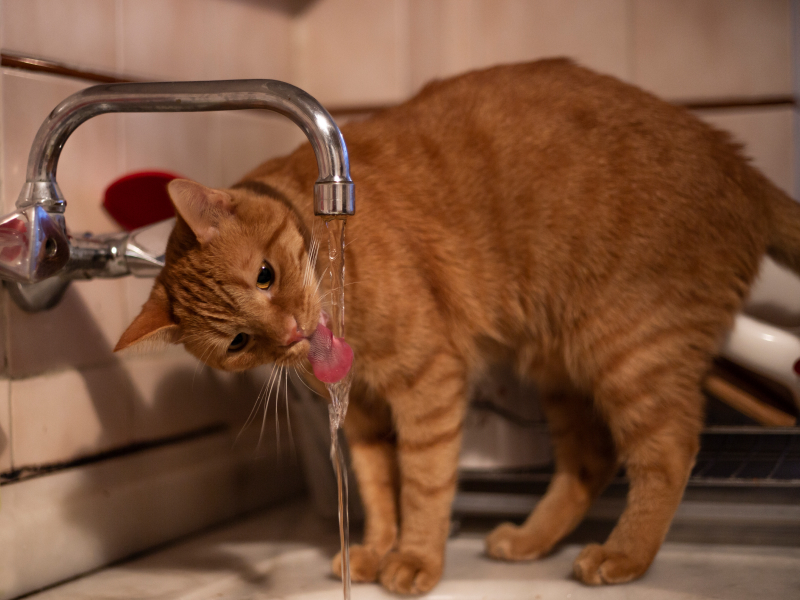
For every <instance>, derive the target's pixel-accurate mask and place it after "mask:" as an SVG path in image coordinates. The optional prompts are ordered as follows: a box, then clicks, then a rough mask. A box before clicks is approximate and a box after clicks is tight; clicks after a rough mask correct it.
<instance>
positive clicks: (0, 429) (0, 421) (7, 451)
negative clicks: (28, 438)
mask: <svg viewBox="0 0 800 600" xmlns="http://www.w3.org/2000/svg"><path fill="white" fill-rule="evenodd" d="M10 392H11V381H10V380H8V379H0V473H3V472H4V471H9V470H10V469H11V466H12V462H11V394H10Z"/></svg>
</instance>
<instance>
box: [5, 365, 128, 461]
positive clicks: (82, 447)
mask: <svg viewBox="0 0 800 600" xmlns="http://www.w3.org/2000/svg"><path fill="white" fill-rule="evenodd" d="M137 402H140V400H139V399H138V398H137V396H136V390H135V387H134V385H133V382H132V381H131V379H130V376H129V375H128V373H127V372H126V371H125V370H124V368H123V367H122V366H121V365H119V364H116V365H112V366H108V367H101V368H98V369H88V370H85V371H78V370H74V369H71V370H67V371H62V372H59V373H53V374H49V375H43V376H41V377H32V378H29V379H21V380H13V381H12V382H11V428H12V431H13V432H14V434H13V436H12V448H13V458H14V468H20V467H23V466H27V465H40V464H49V463H56V462H63V461H69V460H74V459H76V458H79V457H82V456H87V455H91V454H95V453H97V452H100V451H103V450H108V449H111V448H115V447H120V446H124V445H126V444H129V443H130V442H131V440H132V437H131V432H132V423H133V419H132V414H133V407H134V404H135V403H137Z"/></svg>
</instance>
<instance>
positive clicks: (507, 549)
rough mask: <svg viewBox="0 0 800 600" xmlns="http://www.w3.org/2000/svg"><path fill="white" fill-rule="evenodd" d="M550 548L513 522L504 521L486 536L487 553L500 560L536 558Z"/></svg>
mask: <svg viewBox="0 0 800 600" xmlns="http://www.w3.org/2000/svg"><path fill="white" fill-rule="evenodd" d="M549 550H550V548H545V547H543V546H542V545H541V543H539V541H538V540H537V539H535V538H534V537H532V536H531V534H530V533H528V532H526V531H524V530H523V529H522V528H521V527H517V526H516V525H514V524H513V523H503V524H501V525H498V526H497V527H495V528H494V530H492V532H491V533H489V535H488V536H486V554H488V555H489V556H491V557H492V558H497V559H500V560H534V559H536V558H539V557H541V556H543V555H545V554H547V552H548V551H549Z"/></svg>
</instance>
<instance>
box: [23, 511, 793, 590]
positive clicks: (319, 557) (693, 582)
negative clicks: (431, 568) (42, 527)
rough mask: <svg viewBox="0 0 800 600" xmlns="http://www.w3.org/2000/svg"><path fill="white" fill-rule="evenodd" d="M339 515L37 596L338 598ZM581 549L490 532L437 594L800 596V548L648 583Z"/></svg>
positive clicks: (660, 564) (459, 551)
mask: <svg viewBox="0 0 800 600" xmlns="http://www.w3.org/2000/svg"><path fill="white" fill-rule="evenodd" d="M337 544H338V531H337V525H336V523H335V522H334V521H330V520H324V519H321V518H319V517H317V516H316V515H315V514H314V513H313V510H312V508H311V505H310V504H309V503H308V502H307V501H305V500H301V501H298V502H297V503H295V504H286V505H283V506H280V507H278V508H274V509H272V510H268V511H265V512H262V513H259V514H256V515H253V516H251V517H248V518H246V519H241V520H238V521H236V522H235V523H233V524H231V525H228V526H226V527H222V528H217V529H215V530H213V531H210V532H208V533H205V534H201V535H197V536H193V537H191V538H188V539H186V540H184V541H182V542H180V543H177V544H173V545H170V546H169V547H166V548H164V549H161V550H159V551H156V552H153V553H151V554H148V555H146V556H143V557H141V558H137V559H134V560H130V561H127V562H124V563H120V564H118V565H115V566H112V567H109V568H106V569H103V570H100V571H97V572H95V573H92V574H90V575H87V576H85V577H82V578H80V579H77V580H74V581H71V582H69V583H66V584H63V585H60V586H58V587H55V588H51V589H49V590H46V591H43V592H40V593H38V594H34V595H32V596H29V597H28V598H29V600H56V599H58V600H89V599H92V600H98V599H104V600H112V599H113V600H117V599H126V600H128V599H134V598H135V599H141V600H201V599H202V600H206V599H212V598H213V599H215V600H217V599H219V600H244V599H253V600H256V599H258V600H261V599H268V598H293V599H298V600H299V599H306V600H312V599H317V598H319V599H322V598H331V599H338V598H341V597H342V592H341V583H340V582H339V581H338V580H335V579H334V578H333V577H332V576H331V575H330V566H329V565H330V558H331V556H332V555H333V553H334V552H335V551H336V549H337ZM579 550H580V547H579V546H577V545H564V546H562V547H560V548H559V549H557V550H556V552H555V553H554V554H553V555H552V556H550V557H548V558H545V559H543V560H540V561H537V562H532V563H514V564H512V563H502V562H497V561H493V560H490V559H488V558H486V557H485V556H484V555H483V541H482V536H480V535H478V534H476V533H471V532H465V533H460V534H458V535H456V536H455V537H453V538H452V539H451V540H450V542H449V543H448V550H447V567H446V570H445V574H444V578H443V580H442V582H441V583H440V584H439V585H438V586H437V588H435V589H434V591H433V592H431V593H430V594H429V595H428V597H429V598H436V599H437V600H444V599H445V598H468V599H478V598H481V599H483V598H486V599H489V598H491V599H493V600H502V599H521V598H530V599H537V600H548V599H551V598H552V599H555V598H558V599H563V600H581V599H585V600H606V599H610V598H614V599H620V598H622V599H630V600H634V599H642V600H644V599H647V600H661V599H664V600H666V599H677V598H680V599H700V598H720V599H722V598H724V599H725V600H740V599H741V600H751V599H754V598H769V599H770V600H777V599H782V598H787V599H788V598H800V548H798V547H793V548H785V547H773V546H724V545H712V544H678V543H666V544H665V545H664V546H663V548H662V549H661V552H660V553H659V555H658V557H657V558H656V561H655V563H654V564H653V566H652V567H651V568H650V571H649V572H648V573H647V574H646V575H645V576H644V577H643V578H642V579H640V580H639V581H636V582H633V583H630V584H626V585H622V586H612V587H602V588H589V587H586V586H583V585H581V584H579V583H577V582H576V581H574V580H573V579H572V578H571V576H570V573H571V571H572V561H573V559H574V558H575V556H576V555H577V553H578V552H579ZM352 597H353V599H354V600H371V599H378V598H398V596H394V595H391V594H389V593H386V592H384V591H383V590H382V589H381V588H380V587H379V586H377V585H364V584H361V585H358V584H354V586H353V595H352Z"/></svg>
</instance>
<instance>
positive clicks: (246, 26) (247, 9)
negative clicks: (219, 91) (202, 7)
mask: <svg viewBox="0 0 800 600" xmlns="http://www.w3.org/2000/svg"><path fill="white" fill-rule="evenodd" d="M211 18H212V19H213V22H214V29H215V35H214V36H213V38H212V39H210V40H208V43H210V44H212V45H214V46H215V51H216V52H217V54H218V60H217V64H216V68H217V71H216V73H214V79H278V80H281V81H288V80H289V79H290V77H291V75H290V72H289V71H290V56H289V43H290V42H289V38H290V28H291V20H292V19H291V16H290V15H289V14H288V13H287V12H286V11H283V10H280V9H279V8H275V7H274V3H271V2H264V3H262V2H230V0H213V2H212V8H211Z"/></svg>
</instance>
